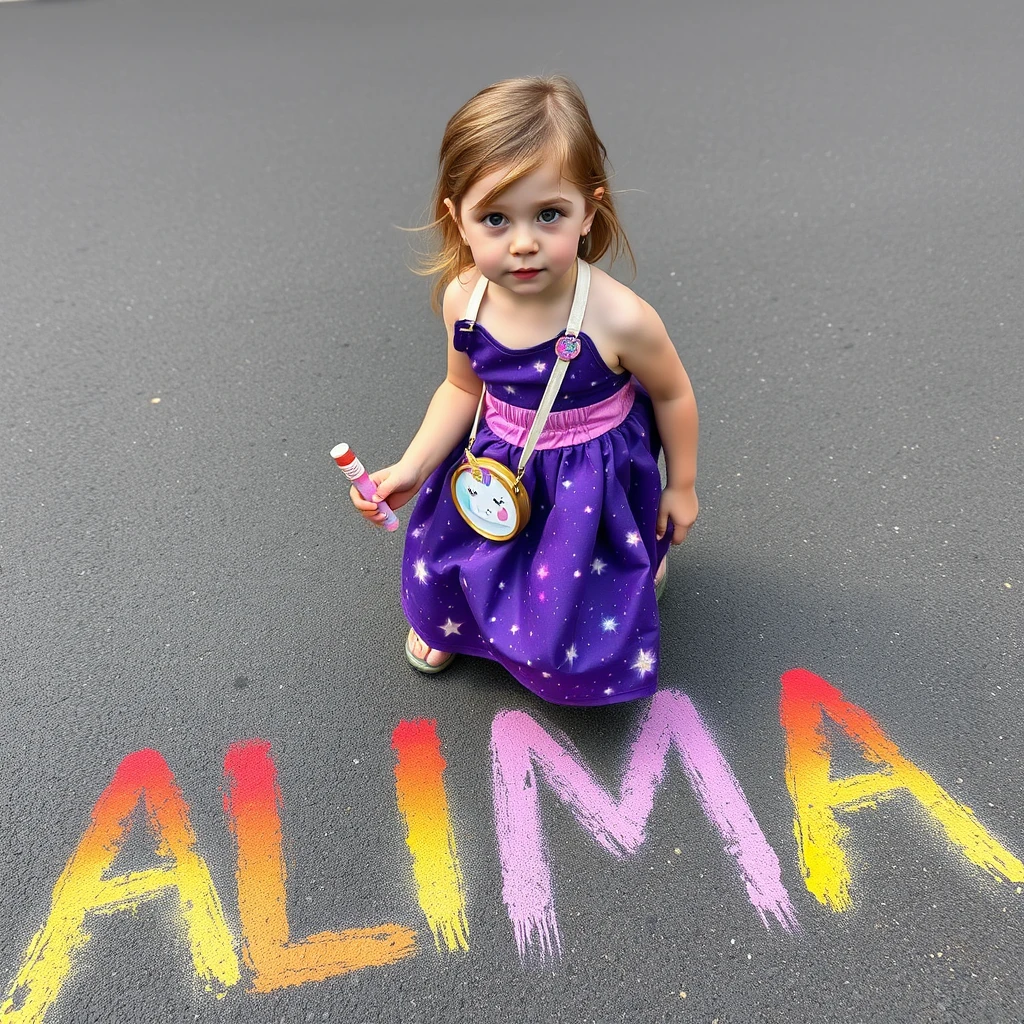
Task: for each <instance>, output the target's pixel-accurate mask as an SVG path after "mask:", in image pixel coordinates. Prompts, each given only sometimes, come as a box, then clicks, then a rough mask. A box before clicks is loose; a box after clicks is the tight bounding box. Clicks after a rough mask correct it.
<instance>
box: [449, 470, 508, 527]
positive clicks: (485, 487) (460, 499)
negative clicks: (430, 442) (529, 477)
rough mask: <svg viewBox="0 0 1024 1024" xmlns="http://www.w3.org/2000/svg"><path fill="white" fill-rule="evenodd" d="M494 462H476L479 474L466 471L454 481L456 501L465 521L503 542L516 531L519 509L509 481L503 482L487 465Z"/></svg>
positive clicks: (476, 471)
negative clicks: (510, 489) (510, 490)
mask: <svg viewBox="0 0 1024 1024" xmlns="http://www.w3.org/2000/svg"><path fill="white" fill-rule="evenodd" d="M490 461H492V460H482V459H481V460H478V459H474V462H475V463H476V465H475V467H474V469H475V472H472V471H471V472H465V473H461V474H459V475H457V476H456V478H455V481H454V494H455V501H456V504H457V505H458V507H459V511H460V512H461V513H462V516H463V518H464V519H465V520H466V522H468V523H469V524H470V526H473V527H474V528H475V529H477V530H478V531H479V532H481V533H483V534H484V535H485V536H490V537H492V538H493V539H496V540H499V539H504V538H505V537H510V536H511V535H512V534H513V533H515V532H516V530H517V527H518V520H519V508H518V503H517V501H516V499H515V497H514V496H513V495H512V494H511V493H510V492H509V482H508V481H502V480H500V479H499V478H498V476H497V474H496V473H493V472H492V471H491V470H490V469H489V468H488V467H487V465H486V462H490Z"/></svg>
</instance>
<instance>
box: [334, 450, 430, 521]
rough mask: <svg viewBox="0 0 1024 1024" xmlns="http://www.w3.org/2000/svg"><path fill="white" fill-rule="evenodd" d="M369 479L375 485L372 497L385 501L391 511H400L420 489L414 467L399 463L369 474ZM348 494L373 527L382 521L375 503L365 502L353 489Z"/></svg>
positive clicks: (381, 514)
mask: <svg viewBox="0 0 1024 1024" xmlns="http://www.w3.org/2000/svg"><path fill="white" fill-rule="evenodd" d="M370 479H371V480H372V481H373V482H374V483H375V484H376V485H377V493H376V494H375V495H374V497H375V498H377V500H378V501H386V502H387V503H388V504H389V505H390V506H391V509H392V510H393V511H394V510H395V509H400V508H401V507H402V506H403V505H404V504H405V503H406V502H407V501H408V500H409V499H410V498H411V497H413V495H415V493H416V492H417V491H418V490H419V489H420V479H419V474H418V473H417V472H416V469H415V467H413V466H409V465H408V464H406V463H403V462H401V461H399V462H396V463H395V464H394V465H393V466H388V467H386V468H385V469H378V470H377V472H376V473H371V474H370ZM348 493H349V497H350V498H351V499H352V504H353V505H355V507H356V508H357V509H359V511H360V513H361V514H362V516H363V518H364V519H366V520H368V521H369V522H371V523H373V524H374V526H379V525H380V524H381V523H382V522H383V521H384V513H383V512H378V511H377V502H376V501H367V500H366V499H365V498H364V497H362V496H361V495H360V493H359V492H358V491H357V490H356V489H355V487H351V488H349V492H348Z"/></svg>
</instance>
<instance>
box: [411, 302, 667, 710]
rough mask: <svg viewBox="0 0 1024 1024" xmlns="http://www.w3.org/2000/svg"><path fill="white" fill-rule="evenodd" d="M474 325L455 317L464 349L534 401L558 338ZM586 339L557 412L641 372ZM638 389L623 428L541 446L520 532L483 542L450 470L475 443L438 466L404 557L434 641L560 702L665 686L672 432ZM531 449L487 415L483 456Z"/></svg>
mask: <svg viewBox="0 0 1024 1024" xmlns="http://www.w3.org/2000/svg"><path fill="white" fill-rule="evenodd" d="M466 326H468V325H467V324H466V323H465V322H462V321H460V322H459V323H457V324H456V325H455V345H456V347H457V348H459V349H460V350H462V351H466V352H467V353H468V354H469V357H470V360H471V361H472V362H473V365H474V369H475V370H476V372H477V374H478V375H479V376H480V377H481V379H482V380H484V382H485V383H486V384H487V386H488V389H489V390H491V391H492V392H493V393H495V394H497V395H499V396H500V397H501V399H502V400H503V401H505V402H508V403H510V404H514V405H521V406H524V407H527V408H534V409H535V408H536V407H537V404H538V403H539V401H540V396H541V394H542V392H543V390H544V386H545V384H546V383H547V376H548V373H550V367H551V362H552V360H553V359H554V358H555V356H554V344H555V340H556V339H552V340H551V341H548V342H543V343H542V344H540V345H536V346H532V347H530V348H527V349H508V348H506V347H505V346H503V345H501V344H500V342H498V341H497V340H496V339H495V338H493V336H491V335H490V334H489V333H488V332H487V331H486V329H485V328H483V327H482V326H481V325H479V324H477V325H474V326H473V327H472V329H471V330H468V331H461V330H460V328H461V327H466ZM580 342H581V345H582V349H581V352H580V355H579V357H578V358H576V359H574V360H573V362H572V364H571V366H570V369H569V372H568V373H566V376H565V380H564V382H563V385H562V389H561V392H560V394H559V397H558V399H557V401H556V403H555V410H556V411H558V410H564V409H581V408H583V407H585V406H588V405H592V404H594V403H596V402H599V401H602V400H604V399H607V398H609V397H610V396H612V395H614V394H615V393H616V392H617V391H619V389H621V388H622V387H625V386H626V385H627V383H629V380H630V375H629V374H626V373H623V374H616V373H614V372H613V371H611V370H610V369H609V368H608V367H607V365H606V364H605V363H604V361H603V360H602V358H601V356H600V354H599V353H598V351H597V349H596V347H595V346H594V344H593V341H592V340H591V339H590V338H589V337H588V336H587V335H586V334H582V333H581V334H580ZM542 363H543V364H546V365H545V366H544V367H543V368H542V369H538V367H539V366H540V365H541V364H542ZM634 386H635V388H636V397H635V400H634V402H633V406H632V408H631V410H630V412H629V414H628V415H627V416H626V418H625V419H624V420H623V421H622V422H621V423H620V424H619V425H618V426H617V427H614V428H613V429H611V430H608V431H606V432H605V433H603V434H600V435H599V436H598V437H595V438H593V439H591V440H588V441H584V442H582V443H579V444H569V445H566V446H564V447H560V448H551V449H547V450H538V451H535V452H534V454H533V456H532V458H531V459H530V462H529V464H528V465H527V469H526V475H525V477H524V481H523V482H524V485H525V487H526V489H527V493H528V494H529V496H530V503H531V506H532V508H531V514H530V521H529V523H528V524H527V526H526V528H525V530H523V532H522V533H520V534H519V535H517V536H516V537H515V538H514V539H513V540H510V541H507V542H499V541H491V540H488V539H486V538H484V537H481V536H480V535H479V534H478V533H476V532H475V531H474V530H472V529H471V528H470V527H469V526H468V525H467V524H466V523H465V522H464V521H463V519H462V517H461V516H460V514H459V513H458V511H457V510H456V508H455V506H454V504H453V502H452V495H451V474H452V472H453V470H454V469H455V468H456V467H457V466H458V465H459V463H460V462H461V461H462V458H463V451H464V449H465V441H463V443H461V444H460V445H459V446H458V447H457V448H456V449H455V450H454V451H453V452H452V453H451V455H450V456H449V457H448V459H446V460H445V461H444V462H443V463H442V464H441V465H440V466H439V467H438V469H437V470H436V471H435V472H434V473H433V474H432V475H431V477H430V478H429V479H428V481H427V482H426V484H425V485H424V487H423V489H422V490H421V492H420V495H419V499H418V501H417V503H416V507H415V510H414V511H413V514H412V517H411V519H410V521H409V526H408V531H407V534H406V545H405V553H404V556H403V561H402V606H403V609H404V611H405V614H406V616H407V617H408V619H409V622H410V624H411V625H412V627H413V628H414V629H415V630H416V632H417V633H418V634H419V635H420V636H421V637H422V638H423V640H424V641H425V642H426V643H427V644H429V645H430V646H431V647H436V648H437V649H438V650H442V651H455V652H457V653H461V654H469V655H474V656H477V657H484V658H491V659H493V660H495V661H497V662H499V663H500V664H502V665H503V666H504V667H505V668H506V669H507V670H508V671H509V672H510V673H511V674H512V675H513V676H514V677H515V678H516V679H517V680H518V681H519V682H520V683H521V684H522V685H523V686H525V687H526V688H527V689H529V690H531V691H532V692H533V693H535V694H537V696H539V697H541V698H542V699H543V700H546V701H550V702H551V703H555V704H569V705H595V704H612V703H616V702H619V701H624V700H632V699H634V698H637V697H646V696H649V695H650V694H651V693H653V692H654V691H655V689H656V688H657V682H658V645H659V623H658V606H657V602H656V599H655V594H654V572H655V569H656V568H657V566H658V564H659V563H660V561H661V559H662V557H663V556H664V555H665V553H666V552H667V551H668V547H669V543H670V539H671V526H670V527H669V532H668V533H667V534H666V536H665V537H664V538H662V540H661V541H660V542H658V541H657V540H656V538H655V532H656V524H657V513H658V501H659V499H660V496H661V477H660V474H659V471H658V462H657V460H658V453H659V450H660V441H659V439H658V435H657V429H656V427H655V422H654V414H653V409H652V406H651V401H650V398H649V396H648V395H647V394H646V393H645V392H644V391H643V389H642V388H641V387H640V386H639V385H638V384H637V383H636V382H635V381H634ZM521 451H522V449H521V448H518V447H515V446H513V445H512V444H510V443H508V442H507V441H504V440H502V438H500V437H498V436H497V435H496V434H495V433H494V432H493V431H492V430H491V429H490V428H489V427H488V425H487V424H486V423H482V424H481V427H480V430H479V432H478V434H477V439H476V444H475V445H474V448H473V452H474V454H475V455H478V456H488V457H490V458H493V459H497V460H499V461H500V462H503V463H504V464H505V465H508V466H511V467H513V468H514V467H516V466H518V464H519V456H520V454H521Z"/></svg>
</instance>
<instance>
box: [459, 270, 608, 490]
mask: <svg viewBox="0 0 1024 1024" xmlns="http://www.w3.org/2000/svg"><path fill="white" fill-rule="evenodd" d="M576 265H577V271H576V291H575V292H574V293H573V298H572V309H570V310H569V323H568V325H567V327H566V328H565V333H566V334H571V335H573V336H576V335H578V334H579V333H580V326H581V325H582V324H583V314H584V313H585V312H586V310H587V296H588V294H589V293H590V264H589V263H585V262H584V261H583V260H581V259H578V258H577V260H576ZM481 282H483V284H482V285H481ZM486 287H487V279H486V278H485V277H484V276H483V275H481V277H480V281H478V282H477V285H476V288H475V289H474V290H473V295H472V297H471V298H470V300H469V305H468V306H467V307H466V316H465V317H464V319H466V320H469V322H470V324H471V325H472V324H474V323H476V314H477V312H478V311H479V309H480V300H481V298H482V297H483V294H484V289H485V288H486ZM568 369H569V360H568V359H559V358H556V359H555V365H554V366H553V367H552V369H551V375H550V376H549V377H548V384H547V387H546V388H545V389H544V394H543V395H542V396H541V400H540V405H539V406H538V407H537V414H536V415H535V416H534V418H533V423H532V424H531V426H530V432H529V433H528V434H527V435H526V443H525V444H524V445H523V452H522V455H521V456H520V458H519V469H518V471H517V473H516V478H517V479H518V480H522V478H523V473H524V472H525V471H526V463H527V462H529V460H530V456H531V455H532V454H533V449H534V448H535V447H536V445H537V441H538V440H539V438H540V434H541V431H542V430H543V429H544V424H545V423H546V422H547V418H548V414H549V413H550V412H551V407H552V406H553V405H554V404H555V399H556V398H557V397H558V389H559V388H560V387H561V386H562V380H563V378H564V377H565V372H566V370H568ZM486 392H487V388H486V387H484V388H482V389H481V391H480V401H479V403H477V407H476V416H475V417H474V419H473V426H472V428H471V430H470V435H469V446H468V448H467V449H466V450H467V451H469V450H471V449H472V447H473V443H474V442H475V441H476V431H477V427H478V426H479V424H480V413H481V412H482V411H483V407H484V395H485V394H486Z"/></svg>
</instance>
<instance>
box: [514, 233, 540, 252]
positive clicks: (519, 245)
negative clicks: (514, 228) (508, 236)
mask: <svg viewBox="0 0 1024 1024" xmlns="http://www.w3.org/2000/svg"><path fill="white" fill-rule="evenodd" d="M508 250H509V252H510V253H511V254H512V255H513V256H521V255H524V254H525V253H528V252H536V251H537V240H536V239H535V238H534V237H533V235H532V234H530V233H529V232H526V231H519V232H517V233H516V234H515V235H514V236H513V237H512V244H511V245H510V246H509V247H508Z"/></svg>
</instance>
